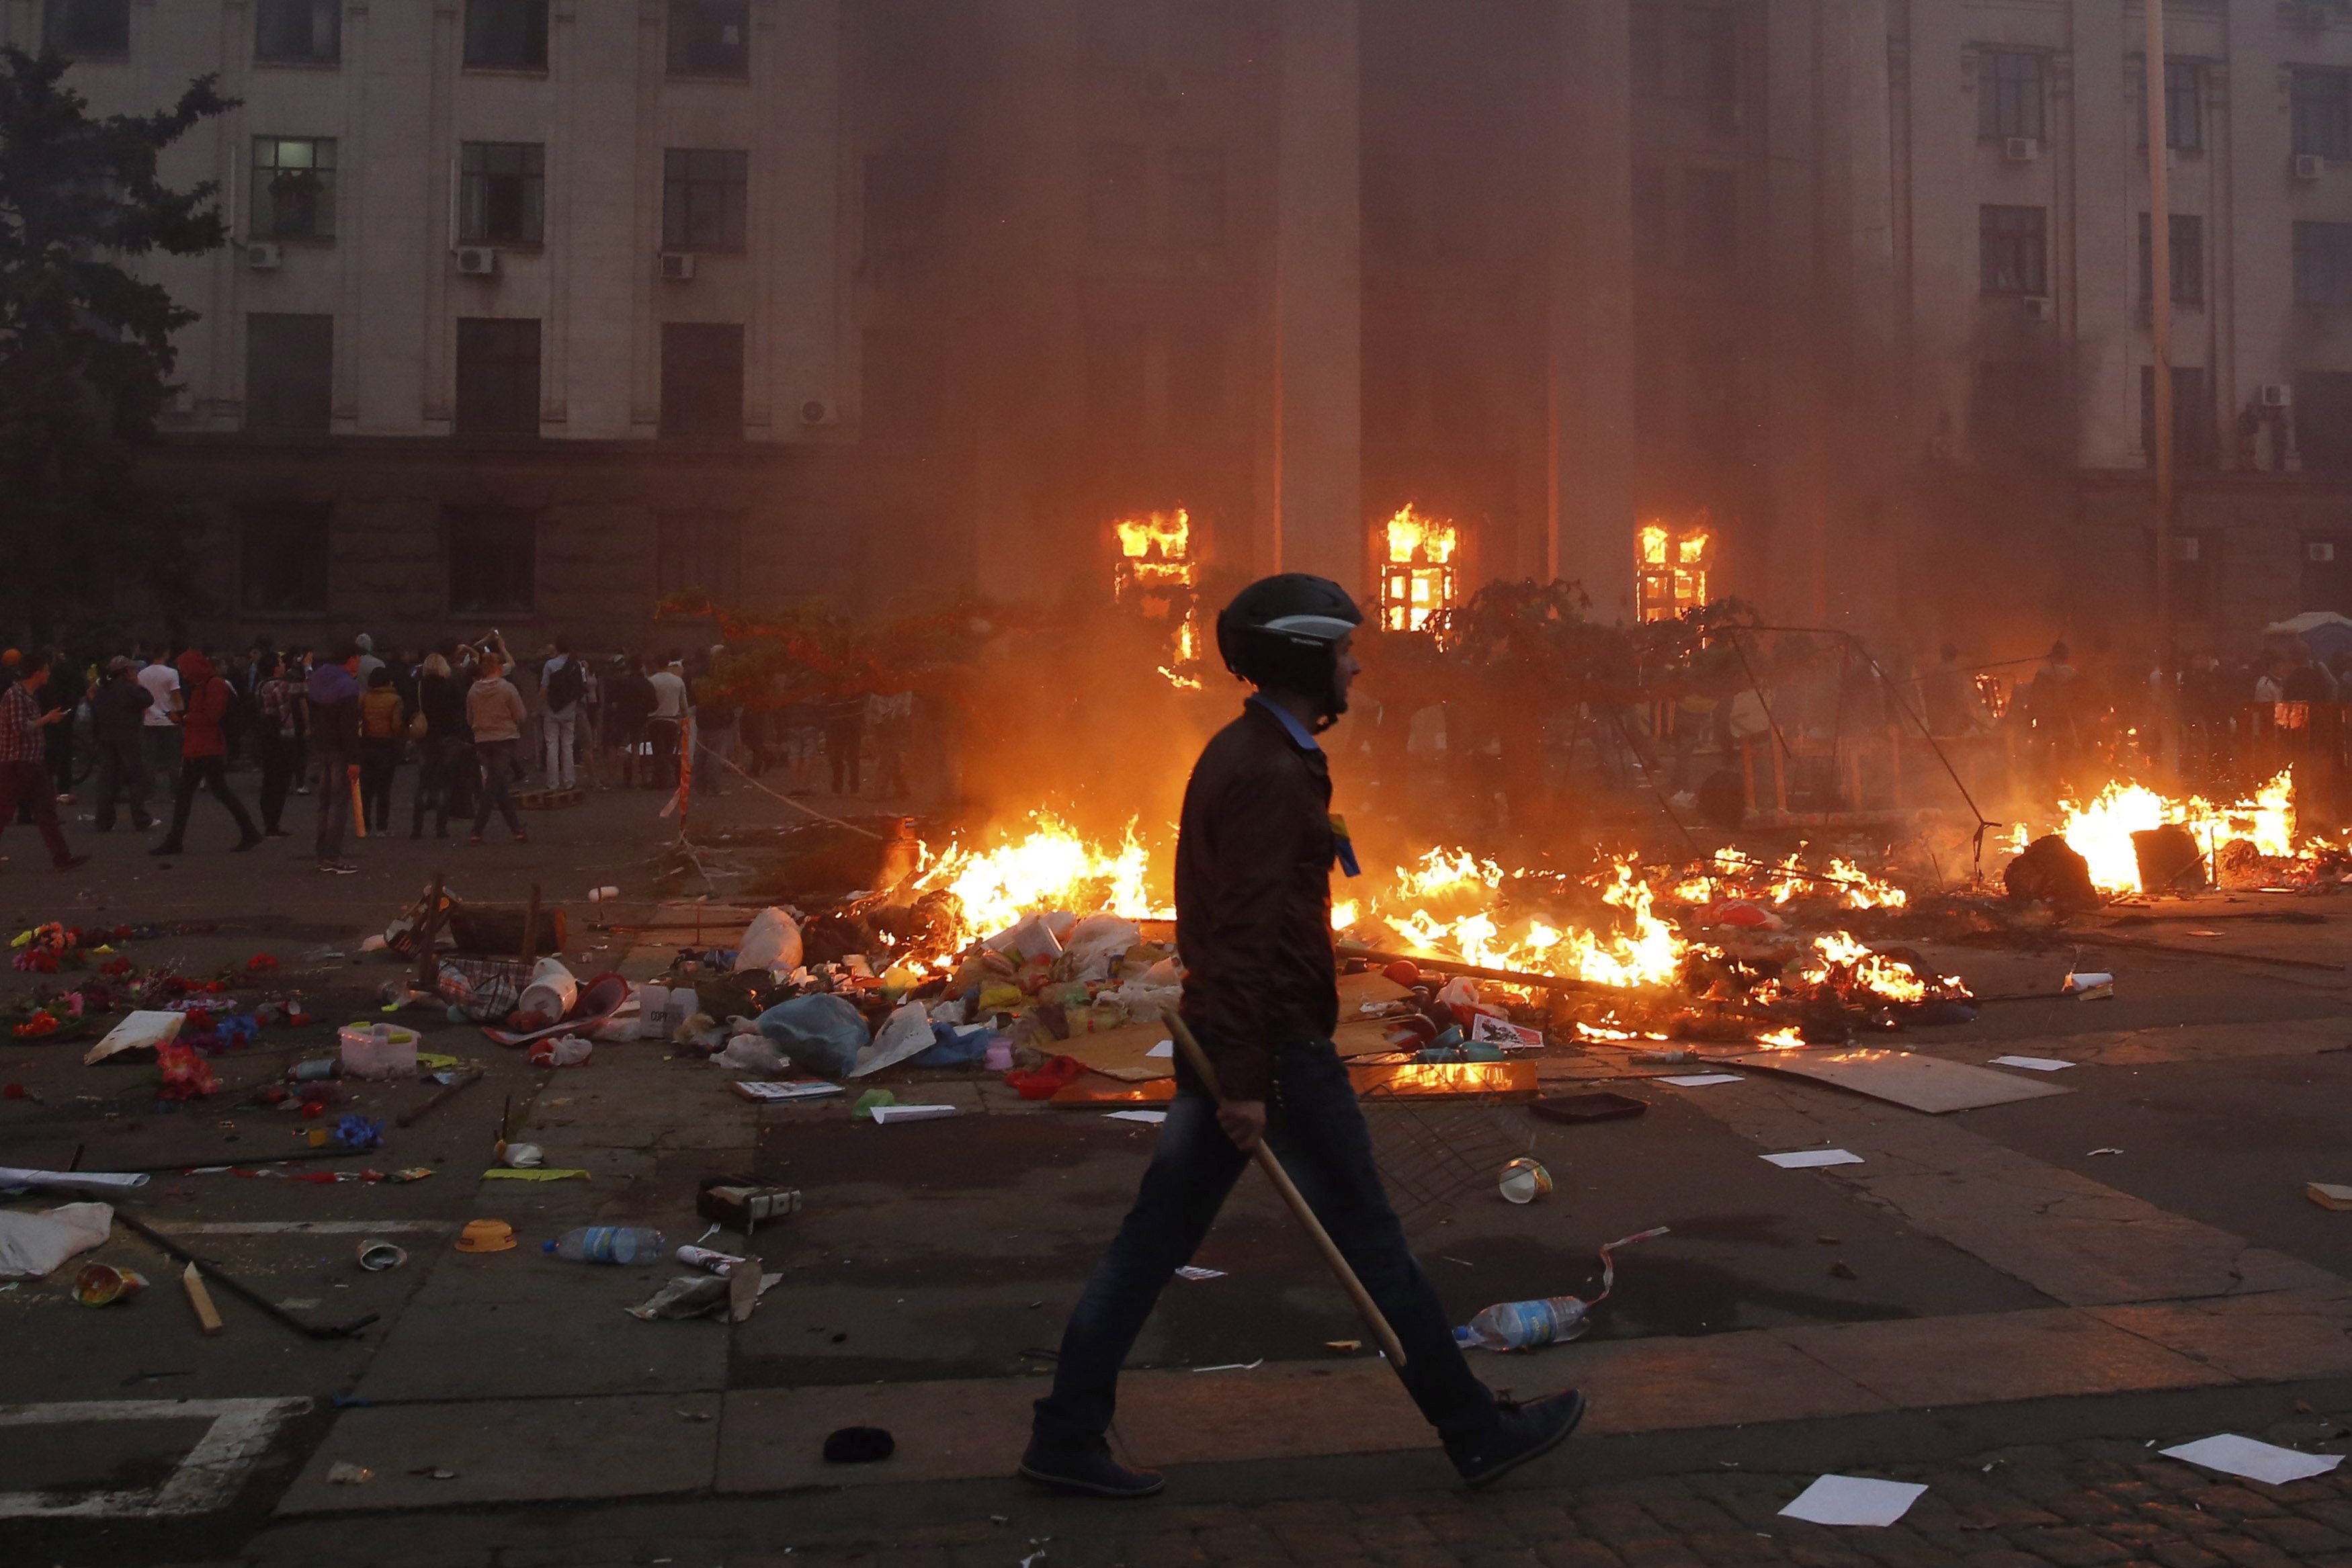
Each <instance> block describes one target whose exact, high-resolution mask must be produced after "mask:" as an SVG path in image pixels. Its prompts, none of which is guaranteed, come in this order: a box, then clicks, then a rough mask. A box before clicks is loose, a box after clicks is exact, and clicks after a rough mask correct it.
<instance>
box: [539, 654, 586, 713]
mask: <svg viewBox="0 0 2352 1568" xmlns="http://www.w3.org/2000/svg"><path fill="white" fill-rule="evenodd" d="M587 690H588V677H587V676H586V674H583V672H582V671H581V668H580V661H579V660H577V659H566V660H564V661H563V667H562V669H560V670H558V671H556V672H555V674H552V675H550V676H549V677H548V680H547V706H550V707H558V708H562V707H573V706H577V705H578V704H579V701H580V698H581V696H582V695H583V694H584V693H585V692H586V691H587Z"/></svg>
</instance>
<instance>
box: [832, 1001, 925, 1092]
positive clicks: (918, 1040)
mask: <svg viewBox="0 0 2352 1568" xmlns="http://www.w3.org/2000/svg"><path fill="white" fill-rule="evenodd" d="M931 1043H932V1036H931V1015H930V1014H929V1012H927V1011H925V1010H924V1008H923V1004H922V1003H920V1002H906V1003H902V1004H901V1005H900V1006H899V1007H898V1009H896V1010H894V1011H893V1012H892V1013H891V1014H890V1016H889V1017H888V1018H887V1019H883V1020H882V1027H881V1028H880V1029H878V1030H875V1031H874V1039H873V1040H872V1041H871V1042H870V1043H869V1044H867V1046H866V1049H865V1050H863V1051H859V1052H858V1053H857V1060H856V1062H855V1063H854V1064H853V1065H852V1066H851V1067H850V1069H849V1076H851V1077H852V1078H863V1077H865V1076H866V1074H867V1073H869V1072H879V1071H882V1069H884V1068H886V1067H895V1066H897V1065H898V1063H899V1062H901V1061H906V1060H907V1058H908V1057H910V1056H912V1055H914V1054H915V1053H916V1052H917V1051H928V1050H929V1049H930V1046H931Z"/></svg>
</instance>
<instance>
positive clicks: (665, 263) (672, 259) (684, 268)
mask: <svg viewBox="0 0 2352 1568" xmlns="http://www.w3.org/2000/svg"><path fill="white" fill-rule="evenodd" d="M661 275H662V281H663V282H664V283H690V282H692V281H693V280H694V256H693V255H692V254H691V253H689V252H687V251H682V250H666V251H664V252H662V253H661Z"/></svg>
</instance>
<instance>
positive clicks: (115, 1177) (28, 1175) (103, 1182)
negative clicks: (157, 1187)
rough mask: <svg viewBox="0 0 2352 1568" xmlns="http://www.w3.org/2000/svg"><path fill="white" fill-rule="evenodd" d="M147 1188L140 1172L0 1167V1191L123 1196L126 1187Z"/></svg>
mask: <svg viewBox="0 0 2352 1568" xmlns="http://www.w3.org/2000/svg"><path fill="white" fill-rule="evenodd" d="M146 1185H147V1177H146V1176H145V1175H144V1174H143V1173H142V1172H138V1171H41V1170H25V1169H22V1168H20V1167H18V1166H0V1187H8V1186H40V1187H49V1188H53V1189H55V1190H56V1191H58V1192H77V1191H79V1192H120V1191H121V1190H122V1189H123V1188H124V1187H130V1186H146Z"/></svg>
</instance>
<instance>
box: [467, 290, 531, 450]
mask: <svg viewBox="0 0 2352 1568" xmlns="http://www.w3.org/2000/svg"><path fill="white" fill-rule="evenodd" d="M457 434H460V435H537V434H539V322H538V321H537V320H536V319H515V318H509V317H493V316H460V317H459V318H458V319H457Z"/></svg>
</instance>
